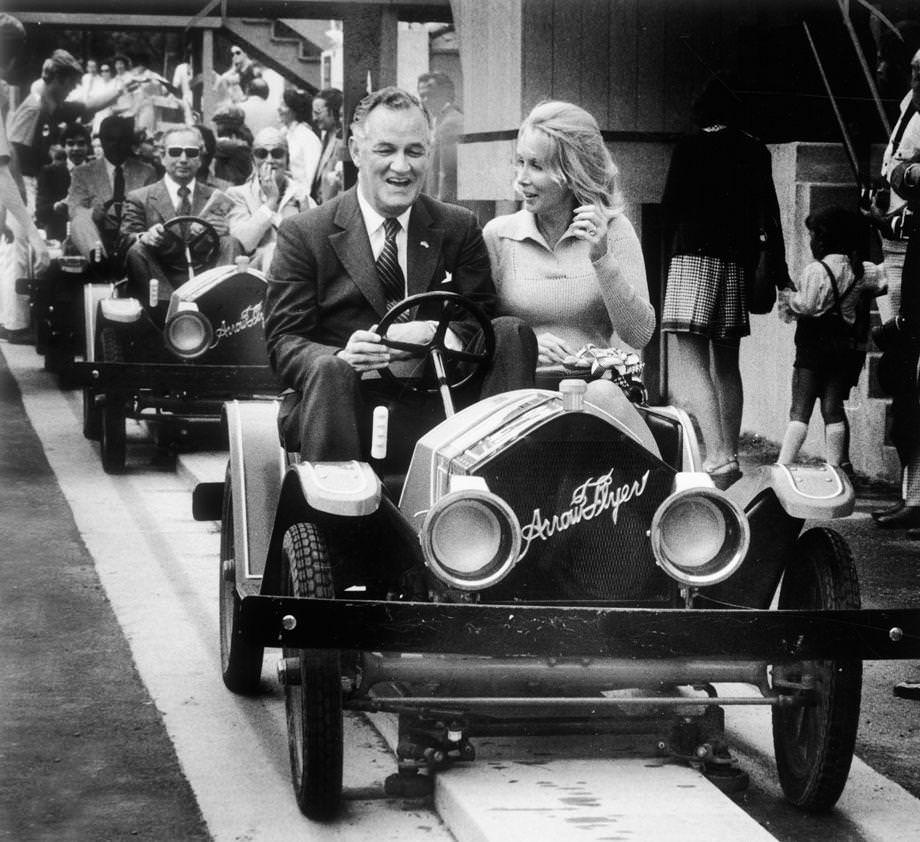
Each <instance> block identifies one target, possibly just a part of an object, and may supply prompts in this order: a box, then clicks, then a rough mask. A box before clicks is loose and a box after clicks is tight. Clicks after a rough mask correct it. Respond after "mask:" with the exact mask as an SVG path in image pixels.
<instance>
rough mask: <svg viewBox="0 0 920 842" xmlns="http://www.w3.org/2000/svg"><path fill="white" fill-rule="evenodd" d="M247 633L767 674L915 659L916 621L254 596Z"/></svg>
mask: <svg viewBox="0 0 920 842" xmlns="http://www.w3.org/2000/svg"><path fill="white" fill-rule="evenodd" d="M240 631H241V633H242V634H243V636H244V637H245V638H246V639H247V640H249V641H250V642H252V643H256V644H261V645H263V646H284V647H290V648H295V649H340V650H351V651H364V652H420V653H453V654H461V655H483V656H493V657H535V658H547V657H565V658H571V657H585V658H590V657H614V658H627V659H649V660H656V659H667V658H675V657H680V658H724V659H730V660H753V661H763V662H765V663H770V664H777V663H782V662H791V661H800V660H813V659H833V660H853V659H857V660H898V659H903V658H917V657H920V609H914V608H897V609H871V610H869V609H867V610H846V611H801V610H795V611H765V610H710V609H706V610H687V609H673V608H611V607H594V606H592V607H568V606H547V605H525V604H521V605H470V604H453V603H422V602H383V601H372V600H347V599H336V600H325V599H300V598H295V597H273V596H247V597H244V598H243V600H242V607H241V613H240Z"/></svg>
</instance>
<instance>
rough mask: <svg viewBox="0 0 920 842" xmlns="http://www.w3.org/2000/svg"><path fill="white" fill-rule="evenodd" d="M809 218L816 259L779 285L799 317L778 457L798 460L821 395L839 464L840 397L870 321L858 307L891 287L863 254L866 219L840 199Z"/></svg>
mask: <svg viewBox="0 0 920 842" xmlns="http://www.w3.org/2000/svg"><path fill="white" fill-rule="evenodd" d="M805 225H806V227H807V228H808V230H809V232H810V234H811V253H812V255H813V256H814V258H815V262H814V263H809V264H808V266H806V267H805V270H804V271H803V272H802V276H801V278H800V279H799V282H798V285H797V287H796V288H794V289H783V290H780V293H779V314H780V317H781V318H782V319H783V320H784V321H792V320H796V321H797V322H798V324H797V326H796V329H795V363H794V369H793V374H792V406H791V408H790V410H789V424H788V426H787V427H786V434H785V436H784V437H783V444H782V447H781V448H780V453H779V458H778V460H777V461H778V462H779V463H780V464H782V465H787V464H790V463H792V462H794V461H795V458H796V456H797V455H798V452H799V449H800V448H801V446H802V443H803V442H804V441H805V436H806V434H807V433H808V422H809V420H810V419H811V412H812V409H813V407H814V403H815V399H816V398H820V399H821V415H822V417H823V418H824V437H825V452H826V456H825V458H826V460H827V463H828V464H829V465H841V463H842V462H843V461H844V459H845V454H846V448H847V441H846V439H847V427H846V415H845V414H844V409H843V402H844V401H845V400H846V399H847V397H848V396H849V394H850V389H851V388H852V387H853V386H854V385H855V384H856V381H857V380H858V379H859V372H860V370H861V369H862V362H863V360H864V358H865V348H866V342H867V339H868V332H869V324H868V320H867V319H865V318H864V317H862V318H859V316H860V314H861V313H865V311H866V310H867V309H868V308H867V307H866V301H867V299H868V298H871V297H874V296H877V295H882V294H883V293H885V292H887V286H886V283H885V276H884V270H883V267H882V266H881V265H878V266H877V265H875V264H874V263H870V262H868V261H863V260H862V255H863V253H864V245H863V244H864V243H865V239H866V238H865V230H864V226H865V223H864V222H863V220H862V219H861V218H860V216H859V215H858V214H857V213H855V212H853V211H848V210H845V209H844V208H840V207H831V208H827V209H825V210H822V211H818V212H817V213H813V214H811V215H810V216H809V217H808V218H807V219H806V220H805Z"/></svg>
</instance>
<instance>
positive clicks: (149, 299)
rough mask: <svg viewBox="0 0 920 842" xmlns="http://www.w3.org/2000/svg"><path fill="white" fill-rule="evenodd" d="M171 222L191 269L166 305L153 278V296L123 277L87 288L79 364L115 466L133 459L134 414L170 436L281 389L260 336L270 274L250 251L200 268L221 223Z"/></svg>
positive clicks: (209, 258) (89, 425) (104, 451)
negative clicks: (126, 286) (125, 293)
mask: <svg viewBox="0 0 920 842" xmlns="http://www.w3.org/2000/svg"><path fill="white" fill-rule="evenodd" d="M165 227H166V229H167V231H168V232H172V233H174V234H175V235H176V239H177V241H180V242H181V243H182V244H184V246H185V248H186V255H187V262H188V266H189V267H190V268H189V278H190V279H189V281H188V282H187V283H185V284H183V285H182V286H180V287H179V288H178V289H176V290H175V291H174V292H173V293H172V295H171V296H170V299H169V303H168V305H164V304H162V303H159V301H158V291H157V289H156V282H155V281H152V282H151V285H150V289H149V290H148V295H147V296H146V299H141V298H138V297H136V296H129V297H119V295H120V287H121V286H122V284H114V285H108V286H104V287H102V289H103V290H104V294H100V287H99V285H90V286H87V287H86V294H85V299H84V301H85V309H86V320H87V325H88V326H87V331H86V335H87V344H86V349H85V361H84V362H82V363H77V364H75V366H74V369H75V371H76V378H77V380H78V382H80V383H81V384H82V385H83V386H84V398H83V406H84V412H83V418H84V434H85V435H86V436H87V437H88V438H93V439H98V440H99V443H100V450H101V455H102V465H103V468H104V469H105V470H106V471H107V472H110V473H114V472H119V471H121V470H123V469H124V467H125V457H126V449H127V446H126V441H127V436H126V420H127V419H129V418H134V419H137V420H139V421H144V422H148V423H150V424H151V425H153V426H154V431H155V435H157V437H158V438H160V439H161V440H164V439H165V440H168V439H169V437H170V435H171V434H173V433H175V431H177V430H178V429H180V428H182V427H183V425H186V424H188V423H192V422H195V421H202V420H204V421H213V422H215V423H216V422H217V421H218V420H219V418H220V413H221V407H222V405H223V403H224V401H226V400H228V399H230V398H232V397H255V396H259V395H274V394H277V391H278V387H277V381H276V379H275V377H274V375H273V374H272V372H271V369H270V368H269V367H268V361H267V357H266V353H265V341H264V338H263V335H262V298H263V296H264V293H265V276H264V275H263V274H262V273H261V272H259V271H257V270H255V269H252V268H250V267H249V266H248V262H247V261H246V259H245V258H241V259H240V260H239V261H238V262H237V264H235V265H231V266H215V267H213V268H211V269H206V270H204V271H199V272H198V273H197V274H196V271H197V270H199V269H200V268H201V267H202V266H204V265H208V264H209V263H211V262H213V257H214V256H215V254H216V252H217V246H218V238H217V234H216V232H214V229H213V227H212V226H211V225H210V224H208V223H207V222H206V221H205V220H203V219H200V218H197V217H176V218H175V219H172V220H170V221H169V222H168V223H167V224H166V226H165ZM198 244H201V246H202V249H200V250H199V252H198V254H197V255H195V254H194V253H193V252H192V247H194V246H196V245H198Z"/></svg>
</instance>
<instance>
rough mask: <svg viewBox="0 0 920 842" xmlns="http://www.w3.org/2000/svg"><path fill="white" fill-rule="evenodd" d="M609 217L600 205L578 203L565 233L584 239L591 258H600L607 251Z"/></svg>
mask: <svg viewBox="0 0 920 842" xmlns="http://www.w3.org/2000/svg"><path fill="white" fill-rule="evenodd" d="M609 224H610V217H609V216H608V214H607V210H606V209H605V208H603V207H601V206H600V205H580V206H579V207H577V208H575V211H574V218H573V220H572V224H571V225H570V226H569V228H568V230H567V231H566V234H572V235H574V236H575V237H577V238H578V239H579V240H584V241H585V242H586V243H588V245H589V246H590V247H591V260H592V261H594V260H600V259H601V258H602V257H603V256H604V255H605V254H606V253H607V226H608V225H609Z"/></svg>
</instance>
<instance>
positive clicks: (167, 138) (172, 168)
mask: <svg viewBox="0 0 920 842" xmlns="http://www.w3.org/2000/svg"><path fill="white" fill-rule="evenodd" d="M163 148H164V149H165V155H164V157H163V166H164V167H165V168H166V172H165V174H164V176H163V178H162V179H160V180H159V181H157V182H155V183H154V184H151V185H149V186H148V187H142V188H140V189H139V190H134V191H132V192H131V193H128V195H127V196H126V197H125V207H124V212H123V215H122V221H121V244H122V250H123V251H125V252H126V255H127V256H126V268H127V273H128V293H129V295H132V296H135V297H137V298H139V299H140V300H141V301H143V302H145V303H146V302H147V301H148V300H149V298H150V293H149V282H150V281H151V280H156V281H157V282H158V283H157V287H158V290H157V297H158V300H159V305H157V306H156V307H154V308H152V309H154V310H155V317H156V316H157V315H159V316H165V312H166V305H167V303H168V302H169V297H170V295H171V293H172V291H173V290H174V289H175V288H176V287H178V286H181V285H182V284H183V283H185V282H186V281H187V280H188V279H189V267H188V264H187V262H186V256H185V249H184V247H179V242H178V240H177V239H176V238H175V237H171V236H170V235H169V233H168V232H167V231H166V230H165V229H164V223H166V222H168V221H169V220H170V219H173V218H175V217H177V216H197V217H200V218H202V219H203V220H204V221H205V222H209V223H210V224H211V225H213V226H214V229H215V231H216V232H217V234H218V236H219V237H220V239H221V249H220V253H219V255H218V258H217V262H219V263H232V262H233V257H234V255H235V249H234V247H233V245H232V239H231V238H230V237H229V236H228V233H229V227H228V225H227V212H228V211H229V210H230V200H229V199H228V198H227V195H226V194H225V193H223V192H222V191H220V190H217V189H215V188H213V187H211V186H209V185H207V184H205V183H203V182H201V181H200V180H198V179H197V178H196V176H197V173H198V168H199V166H200V164H201V154H202V150H203V149H204V142H203V140H202V137H201V134H200V133H199V131H198V129H196V128H194V127H192V126H184V127H180V128H175V129H170V130H169V131H167V132H166V133H165V134H164V135H163ZM188 233H189V238H190V239H194V238H195V235H196V234H198V233H204V231H201V232H198V231H196V230H195V228H194V226H192V228H190V229H189V232H188ZM205 241H206V238H202V239H201V240H199V243H198V244H199V245H203V244H204V242H205ZM191 252H192V255H191V256H192V264H193V268H194V270H195V271H196V272H197V271H200V270H201V269H202V268H205V267H204V265H203V261H202V260H201V257H202V255H201V253H200V251H198V250H196V248H195V247H194V246H193V247H192V249H191Z"/></svg>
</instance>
